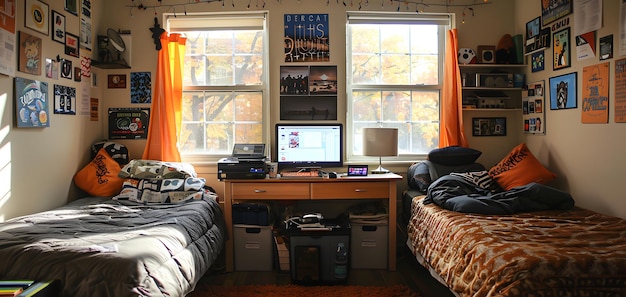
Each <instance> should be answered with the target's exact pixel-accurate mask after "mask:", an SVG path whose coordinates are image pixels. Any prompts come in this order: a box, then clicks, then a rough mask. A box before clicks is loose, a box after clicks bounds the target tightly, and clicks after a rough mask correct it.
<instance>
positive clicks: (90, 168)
mask: <svg viewBox="0 0 626 297" xmlns="http://www.w3.org/2000/svg"><path fill="white" fill-rule="evenodd" d="M121 169H122V168H121V167H120V164H118V163H117V162H116V161H115V160H113V158H111V156H109V154H108V153H107V152H106V151H105V149H104V148H102V149H100V150H99V151H98V154H96V156H95V157H94V158H93V160H91V162H89V164H87V165H86V166H85V167H83V169H81V170H80V171H78V172H77V173H76V175H74V183H75V184H76V186H77V187H78V188H80V189H81V190H83V191H85V192H87V193H88V194H89V195H92V196H106V197H109V196H114V195H117V194H118V193H119V192H120V190H121V189H122V183H123V182H124V179H122V178H119V177H118V176H117V175H118V173H119V172H120V170H121Z"/></svg>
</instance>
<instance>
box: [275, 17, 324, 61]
mask: <svg viewBox="0 0 626 297" xmlns="http://www.w3.org/2000/svg"><path fill="white" fill-rule="evenodd" d="M328 37H329V36H328V14H285V37H284V38H285V62H328V61H330V54H329V53H330V46H329V44H330V43H329V39H328Z"/></svg>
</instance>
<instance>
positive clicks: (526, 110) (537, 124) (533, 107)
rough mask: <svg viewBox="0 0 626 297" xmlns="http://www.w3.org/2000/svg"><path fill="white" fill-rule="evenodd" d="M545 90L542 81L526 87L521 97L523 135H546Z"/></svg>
mask: <svg viewBox="0 0 626 297" xmlns="http://www.w3.org/2000/svg"><path fill="white" fill-rule="evenodd" d="M545 90H546V88H545V82H544V81H543V80H541V81H537V82H533V83H529V84H527V85H526V90H524V94H523V95H522V111H523V117H522V118H523V121H524V133H525V134H535V135H545V134H546V113H545V109H544V106H545V100H544V98H545Z"/></svg>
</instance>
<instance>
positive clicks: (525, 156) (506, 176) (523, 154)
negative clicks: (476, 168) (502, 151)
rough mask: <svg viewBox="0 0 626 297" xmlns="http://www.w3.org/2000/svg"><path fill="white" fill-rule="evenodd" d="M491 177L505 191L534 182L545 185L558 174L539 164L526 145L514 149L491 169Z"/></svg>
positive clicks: (522, 144)
mask: <svg viewBox="0 0 626 297" xmlns="http://www.w3.org/2000/svg"><path fill="white" fill-rule="evenodd" d="M489 175H491V177H492V178H493V179H495V180H496V182H497V183H498V185H500V187H502V188H503V189H505V190H510V189H512V188H515V187H519V186H524V185H527V184H529V183H532V182H536V183H539V184H544V185H545V184H547V183H549V182H551V181H552V180H554V179H555V178H556V174H554V173H553V172H551V171H550V170H548V169H546V168H545V167H543V165H541V163H539V160H537V158H535V156H534V155H533V153H532V152H531V151H530V150H529V149H528V147H527V146H526V144H525V143H521V144H520V145H518V146H516V147H515V148H513V150H511V152H509V154H508V155H507V156H506V157H504V159H502V160H501V161H500V162H499V163H498V164H496V165H495V166H493V167H491V169H489Z"/></svg>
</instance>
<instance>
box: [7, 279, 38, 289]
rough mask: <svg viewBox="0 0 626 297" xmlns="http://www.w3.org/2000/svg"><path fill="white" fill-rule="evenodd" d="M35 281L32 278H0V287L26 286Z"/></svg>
mask: <svg viewBox="0 0 626 297" xmlns="http://www.w3.org/2000/svg"><path fill="white" fill-rule="evenodd" d="M33 283H35V281H34V280H30V279H20V280H0V288H12V287H20V288H26V287H28V286H30V285H32V284H33Z"/></svg>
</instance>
